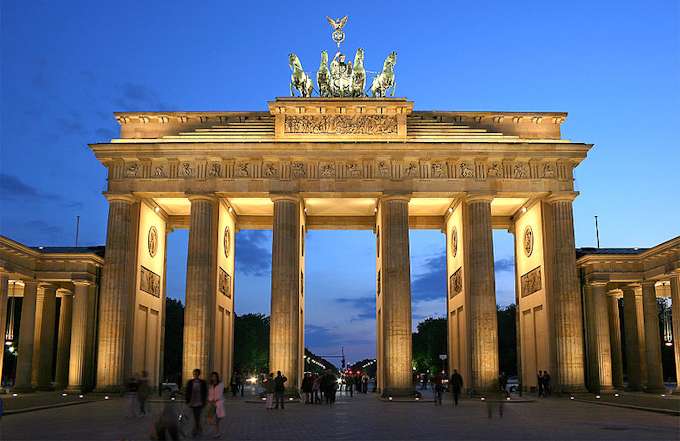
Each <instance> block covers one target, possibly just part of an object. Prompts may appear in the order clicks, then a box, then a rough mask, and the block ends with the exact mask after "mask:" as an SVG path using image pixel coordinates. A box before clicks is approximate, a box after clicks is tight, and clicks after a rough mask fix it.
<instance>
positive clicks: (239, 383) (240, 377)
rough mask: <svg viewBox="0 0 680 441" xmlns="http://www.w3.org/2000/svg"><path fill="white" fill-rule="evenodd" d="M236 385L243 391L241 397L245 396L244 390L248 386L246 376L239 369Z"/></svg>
mask: <svg viewBox="0 0 680 441" xmlns="http://www.w3.org/2000/svg"><path fill="white" fill-rule="evenodd" d="M236 385H237V387H238V390H239V392H240V393H241V398H243V391H244V390H245V388H246V377H245V375H243V374H242V373H241V371H239V372H238V375H236Z"/></svg>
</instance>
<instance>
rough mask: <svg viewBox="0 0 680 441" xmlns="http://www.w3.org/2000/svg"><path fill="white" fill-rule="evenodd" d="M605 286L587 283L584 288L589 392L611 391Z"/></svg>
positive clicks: (598, 283) (604, 284) (603, 284)
mask: <svg viewBox="0 0 680 441" xmlns="http://www.w3.org/2000/svg"><path fill="white" fill-rule="evenodd" d="M606 297H607V284H606V283H601V282H594V283H589V284H588V285H587V287H586V305H587V309H588V310H587V315H586V319H587V321H588V322H587V328H586V329H587V331H588V361H589V363H588V366H589V375H588V377H589V378H588V383H589V386H590V390H591V392H601V391H604V390H610V389H612V363H611V349H610V348H611V346H610V339H609V320H608V319H609V314H608V312H607V299H606Z"/></svg>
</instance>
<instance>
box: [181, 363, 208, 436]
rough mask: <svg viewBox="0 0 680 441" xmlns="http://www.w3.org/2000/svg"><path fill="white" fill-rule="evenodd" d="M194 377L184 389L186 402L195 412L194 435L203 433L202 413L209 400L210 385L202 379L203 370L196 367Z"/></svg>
mask: <svg viewBox="0 0 680 441" xmlns="http://www.w3.org/2000/svg"><path fill="white" fill-rule="evenodd" d="M193 374H194V378H193V379H191V380H189V381H188V382H187V385H186V388H185V389H184V395H185V397H186V403H187V405H188V406H189V407H191V410H192V411H193V413H194V430H193V431H192V433H193V435H194V437H196V436H198V434H199V433H201V413H202V412H203V407H204V406H205V403H206V401H207V400H208V385H207V384H206V383H205V381H204V380H202V379H201V370H200V369H194V372H193Z"/></svg>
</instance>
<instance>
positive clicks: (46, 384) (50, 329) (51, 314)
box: [34, 285, 57, 390]
mask: <svg viewBox="0 0 680 441" xmlns="http://www.w3.org/2000/svg"><path fill="white" fill-rule="evenodd" d="M41 306H42V313H41V317H40V320H41V321H40V346H39V348H38V382H37V387H38V389H39V390H50V389H51V388H52V364H53V362H54V325H55V321H56V313H57V288H56V287H54V286H52V285H48V286H45V287H44V288H43V301H42V305H41ZM34 350H35V349H34Z"/></svg>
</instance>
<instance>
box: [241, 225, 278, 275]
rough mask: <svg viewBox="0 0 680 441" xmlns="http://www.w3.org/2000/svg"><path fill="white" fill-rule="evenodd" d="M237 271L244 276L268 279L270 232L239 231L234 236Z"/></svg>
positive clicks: (270, 258) (270, 260) (269, 270)
mask: <svg viewBox="0 0 680 441" xmlns="http://www.w3.org/2000/svg"><path fill="white" fill-rule="evenodd" d="M236 253H237V255H238V258H237V259H236V262H237V269H238V271H239V272H242V273H243V274H245V275H249V276H256V277H269V276H270V275H271V271H272V269H271V264H272V253H271V232H266V231H261V230H244V231H239V233H238V234H237V235H236Z"/></svg>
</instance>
